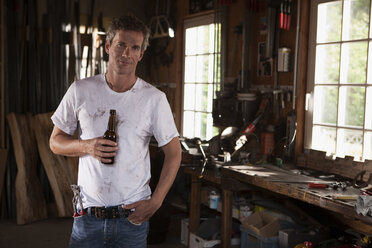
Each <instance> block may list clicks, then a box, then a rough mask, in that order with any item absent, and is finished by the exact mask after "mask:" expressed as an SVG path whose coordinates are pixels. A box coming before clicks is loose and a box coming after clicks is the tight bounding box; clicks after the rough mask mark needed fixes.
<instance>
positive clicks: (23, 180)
mask: <svg viewBox="0 0 372 248" xmlns="http://www.w3.org/2000/svg"><path fill="white" fill-rule="evenodd" d="M7 120H8V124H9V128H10V133H11V137H12V142H13V148H14V149H13V150H14V156H15V159H16V164H17V175H16V180H15V191H16V209H17V224H19V225H22V224H27V223H31V222H34V221H38V220H42V219H46V218H47V217H48V216H47V215H48V213H47V207H46V202H45V198H44V195H43V190H42V187H41V184H40V181H39V178H38V177H37V162H38V154H37V148H36V145H35V144H36V141H35V136H34V133H33V132H32V129H31V115H29V114H15V113H9V114H8V115H7Z"/></svg>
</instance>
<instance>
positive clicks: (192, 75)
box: [184, 56, 196, 83]
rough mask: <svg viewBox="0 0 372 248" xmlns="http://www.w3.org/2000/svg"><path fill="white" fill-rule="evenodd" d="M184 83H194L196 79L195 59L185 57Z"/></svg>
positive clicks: (193, 57)
mask: <svg viewBox="0 0 372 248" xmlns="http://www.w3.org/2000/svg"><path fill="white" fill-rule="evenodd" d="M184 77H185V83H190V82H195V79H196V57H195V56H187V57H185V76H184Z"/></svg>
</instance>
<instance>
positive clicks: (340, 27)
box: [305, 0, 372, 160]
mask: <svg viewBox="0 0 372 248" xmlns="http://www.w3.org/2000/svg"><path fill="white" fill-rule="evenodd" d="M370 9H371V0H343V1H324V0H323V1H322V0H314V1H311V19H310V41H309V52H310V53H309V70H308V89H307V92H309V93H308V96H310V97H309V99H310V101H309V102H308V106H309V109H308V111H307V113H306V135H305V142H306V143H305V146H306V147H307V148H312V149H315V150H320V151H326V152H327V154H328V155H334V156H337V157H344V156H352V157H354V158H355V160H364V159H372V28H371V25H372V22H371V16H370Z"/></svg>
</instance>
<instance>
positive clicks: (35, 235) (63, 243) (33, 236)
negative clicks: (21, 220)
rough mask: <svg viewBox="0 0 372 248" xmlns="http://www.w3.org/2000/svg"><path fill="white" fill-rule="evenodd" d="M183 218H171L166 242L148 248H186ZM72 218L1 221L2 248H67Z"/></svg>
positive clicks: (0, 243)
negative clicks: (183, 235) (183, 241)
mask: <svg viewBox="0 0 372 248" xmlns="http://www.w3.org/2000/svg"><path fill="white" fill-rule="evenodd" d="M182 218H183V216H180V215H177V216H173V217H171V222H170V225H169V228H168V232H167V234H166V238H165V241H164V242H162V243H159V244H156V245H155V244H154V245H149V246H148V248H184V247H185V246H183V245H182V244H181V243H180V230H181V229H180V225H181V224H180V223H181V219H182ZM71 225H72V219H71V218H50V219H47V220H43V221H38V222H35V223H31V224H26V225H17V224H16V223H15V221H9V220H1V221H0V247H4V248H5V247H6V248H34V247H38V248H50V247H53V248H66V247H68V240H69V237H70V232H71Z"/></svg>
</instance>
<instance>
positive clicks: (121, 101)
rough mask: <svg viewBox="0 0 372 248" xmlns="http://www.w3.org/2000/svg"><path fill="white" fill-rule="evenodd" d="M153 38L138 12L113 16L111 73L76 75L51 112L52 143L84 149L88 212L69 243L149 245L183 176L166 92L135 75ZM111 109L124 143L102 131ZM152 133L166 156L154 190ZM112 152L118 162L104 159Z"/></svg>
mask: <svg viewBox="0 0 372 248" xmlns="http://www.w3.org/2000/svg"><path fill="white" fill-rule="evenodd" d="M148 39H149V30H148V28H147V27H146V26H145V25H144V24H143V23H142V22H141V21H139V20H138V19H137V18H136V17H134V16H131V15H127V16H122V17H120V18H118V19H114V20H113V22H112V23H111V25H110V27H109V29H108V32H107V40H106V44H105V50H106V52H107V54H108V55H109V62H108V70H107V72H106V74H102V75H96V76H93V77H90V78H86V79H83V80H79V81H76V82H74V83H73V84H72V85H71V86H70V88H69V89H68V91H67V92H66V94H65V96H64V97H63V99H62V101H61V103H60V105H59V106H58V108H57V110H56V112H55V113H54V115H53V116H52V121H53V123H54V129H53V132H52V134H51V137H50V148H51V150H52V151H53V152H54V153H56V154H61V155H65V156H79V174H78V186H79V189H80V196H81V199H82V203H83V211H81V209H80V210H79V212H80V215H78V216H75V218H74V224H73V229H72V234H71V239H70V247H80V248H81V247H89V248H93V247H106V246H108V247H135V248H138V247H146V238H147V233H148V228H149V222H148V220H149V218H150V217H151V216H152V215H153V214H154V213H155V212H156V211H157V210H158V209H159V207H160V206H161V205H162V202H163V200H164V198H165V196H166V194H167V192H168V191H169V189H170V187H171V185H172V184H173V181H174V179H175V177H176V174H177V171H178V169H179V165H180V160H181V149H180V144H179V140H178V136H179V134H178V132H177V129H176V127H175V124H174V120H173V117H172V113H171V110H170V107H169V104H168V102H167V100H166V97H165V94H164V93H162V92H161V91H159V90H157V89H156V88H155V87H153V86H151V85H150V84H148V83H146V82H145V81H143V80H142V79H140V78H138V77H137V76H136V75H135V70H136V66H137V63H138V62H139V61H140V60H141V59H142V57H143V54H144V52H145V50H146V47H147V45H148ZM110 109H115V110H116V118H117V124H116V132H117V136H118V138H117V142H113V141H110V140H107V139H103V137H102V136H103V134H104V132H105V131H106V129H107V123H108V119H109V113H110ZM76 130H78V133H79V138H78V139H75V138H73V134H74V133H75V131H76ZM152 136H154V137H155V138H156V140H157V142H158V145H159V146H160V147H162V150H163V151H164V154H165V158H164V164H163V169H162V171H161V176H160V179H159V182H158V184H157V186H156V189H155V190H154V192H153V194H152V195H151V190H150V187H149V180H150V177H151V175H150V158H149V149H148V145H149V142H150V139H151V137H152ZM112 156H115V159H114V163H113V164H111V165H108V164H104V163H105V162H106V163H107V162H110V161H111V159H110V157H112Z"/></svg>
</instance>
